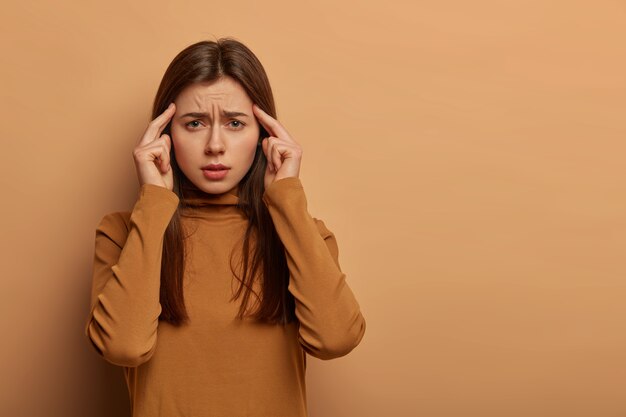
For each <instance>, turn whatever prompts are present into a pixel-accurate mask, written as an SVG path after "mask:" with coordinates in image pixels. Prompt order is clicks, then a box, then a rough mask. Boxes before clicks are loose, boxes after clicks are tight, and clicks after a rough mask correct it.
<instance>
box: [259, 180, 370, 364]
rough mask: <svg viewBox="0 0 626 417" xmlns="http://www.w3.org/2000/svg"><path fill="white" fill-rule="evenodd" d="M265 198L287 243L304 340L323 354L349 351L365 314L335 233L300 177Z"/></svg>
mask: <svg viewBox="0 0 626 417" xmlns="http://www.w3.org/2000/svg"><path fill="white" fill-rule="evenodd" d="M263 201H264V202H265V203H266V205H267V207H268V210H269V212H270V215H271V217H272V220H273V222H274V226H275V227H276V231H277V233H278V235H279V237H280V239H281V241H282V242H283V244H284V246H285V254H286V257H287V264H288V267H289V271H290V280H289V287H288V288H289V291H290V292H291V294H293V296H294V298H295V302H296V316H297V318H298V320H299V321H300V328H299V340H300V344H301V345H302V347H303V349H304V350H305V351H306V352H307V353H309V354H310V355H312V356H314V357H317V358H319V359H324V360H327V359H333V358H337V357H340V356H344V355H346V354H348V353H349V352H350V351H352V349H354V348H355V347H356V346H357V345H358V344H359V343H360V342H361V339H362V338H363V335H364V333H365V319H364V318H363V315H362V314H361V311H360V307H359V304H358V302H357V300H356V299H355V297H354V294H353V293H352V290H351V289H350V287H349V286H348V284H347V283H346V275H345V274H344V273H343V272H342V271H341V269H340V266H339V260H338V256H339V255H338V247H337V241H336V239H335V236H334V234H333V233H332V232H331V231H329V230H328V229H327V228H326V226H325V225H324V222H322V221H321V220H319V219H315V218H313V217H311V215H310V214H309V213H308V211H307V202H306V197H305V194H304V189H303V187H302V183H301V182H300V179H299V178H297V177H286V178H282V179H280V180H278V181H275V182H273V183H272V184H270V186H269V187H268V188H267V189H266V190H265V193H264V194H263Z"/></svg>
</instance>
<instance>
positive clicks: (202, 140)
mask: <svg viewBox="0 0 626 417" xmlns="http://www.w3.org/2000/svg"><path fill="white" fill-rule="evenodd" d="M174 103H175V104H176V113H175V114H174V117H173V118H172V124H171V129H170V132H171V138H172V146H173V147H174V151H175V154H176V163H177V164H178V166H179V167H180V169H181V170H182V172H183V173H184V174H185V176H187V178H188V179H189V180H190V181H191V182H192V183H193V184H194V185H195V186H196V187H198V188H199V189H201V190H202V191H204V192H207V193H211V194H222V193H226V192H229V191H230V192H232V194H235V195H238V192H239V188H238V184H239V181H240V180H241V179H242V178H243V177H244V175H246V173H247V172H248V170H249V169H250V167H251V166H252V162H253V160H254V155H255V152H256V149H257V143H258V140H259V128H260V127H259V124H258V122H257V120H256V118H255V116H254V114H253V113H252V100H250V97H248V95H247V94H246V92H245V90H244V89H243V88H242V87H241V85H240V84H239V83H238V82H237V81H235V80H234V79H233V78H231V77H228V76H224V77H221V78H219V79H218V80H216V81H214V82H211V83H209V82H201V83H195V84H192V85H189V86H188V87H187V88H185V89H184V90H183V91H181V92H180V94H179V95H178V97H176V99H175V100H174ZM189 113H193V114H191V115H190V114H189ZM209 164H223V165H225V166H226V167H228V168H229V169H227V170H226V171H225V175H223V176H222V175H221V174H220V173H219V172H218V171H213V172H211V171H205V170H203V169H202V168H203V167H205V166H206V165H209ZM222 174H223V172H222Z"/></svg>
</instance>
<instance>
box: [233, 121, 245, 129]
mask: <svg viewBox="0 0 626 417" xmlns="http://www.w3.org/2000/svg"><path fill="white" fill-rule="evenodd" d="M230 123H238V125H237V126H235V127H236V128H237V129H236V130H241V129H243V127H244V126H245V125H246V124H245V123H244V122H241V121H239V120H233V121H231V122H230Z"/></svg>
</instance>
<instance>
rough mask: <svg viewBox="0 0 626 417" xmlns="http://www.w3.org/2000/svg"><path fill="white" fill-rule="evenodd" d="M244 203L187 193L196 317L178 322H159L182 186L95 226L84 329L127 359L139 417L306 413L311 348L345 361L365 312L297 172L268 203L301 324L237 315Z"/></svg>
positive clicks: (149, 193) (144, 196)
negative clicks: (168, 233) (163, 270)
mask: <svg viewBox="0 0 626 417" xmlns="http://www.w3.org/2000/svg"><path fill="white" fill-rule="evenodd" d="M238 200H239V199H238V197H237V196H236V195H233V194H221V195H211V194H206V193H203V192H199V193H195V194H192V195H189V196H188V194H185V201H187V202H188V203H189V206H187V207H184V208H181V223H182V226H183V229H184V231H185V234H186V235H188V237H187V238H186V240H185V245H186V248H187V250H188V254H187V256H188V259H187V263H186V270H185V277H184V297H185V305H186V308H187V312H188V314H189V317H190V322H189V324H187V325H183V326H182V327H176V326H173V325H171V324H169V323H167V322H163V321H161V322H159V320H158V317H159V314H160V313H161V305H160V303H159V289H160V267H161V256H162V248H163V236H164V233H165V230H166V228H167V226H168V224H169V222H170V220H171V218H172V215H173V214H174V212H175V210H176V208H177V207H178V204H179V197H178V196H177V194H176V193H174V192H173V191H170V190H168V189H166V188H163V187H160V186H157V185H153V184H143V185H142V186H141V188H140V189H139V193H138V199H137V201H136V203H135V205H134V207H133V209H132V211H131V212H114V213H109V214H107V215H105V216H104V217H103V218H102V220H101V221H100V224H99V225H98V227H97V229H96V233H95V255H94V263H93V282H92V292H91V310H90V313H89V316H88V320H87V323H86V326H85V335H86V336H87V338H88V340H89V344H90V345H91V346H92V347H93V348H94V350H95V351H96V352H97V353H98V354H99V355H101V356H102V357H103V358H104V359H106V360H107V361H109V362H110V363H113V364H115V365H119V366H122V367H124V371H125V375H126V381H127V384H128V389H129V394H130V400H131V406H132V416H133V417H159V416H163V417H184V416H187V417H213V416H214V417H244V416H246V417H253V416H254V417H256V416H259V417H260V416H265V417H270V416H271V417H298V416H299V417H305V416H307V403H306V385H305V370H306V355H307V354H309V355H312V356H314V357H316V358H320V359H325V360H327V359H332V358H337V357H340V356H343V355H346V354H347V353H349V352H350V351H351V350H352V349H354V348H355V347H356V346H357V345H358V344H359V343H360V341H361V339H362V338H363V335H364V333H365V319H364V318H363V315H362V313H361V311H360V307H359V304H358V302H357V300H356V299H355V297H354V294H353V293H352V291H351V289H350V287H349V286H348V284H347V282H346V275H345V274H344V273H343V272H342V271H341V269H340V266H339V261H338V247H337V241H336V239H335V236H334V234H333V233H332V232H331V231H330V230H328V229H327V228H326V226H325V224H324V222H323V221H321V220H319V219H317V218H314V217H312V216H311V215H310V214H309V213H308V211H307V202H306V197H305V194H304V189H303V186H302V183H301V181H300V179H299V178H296V177H288V178H283V179H280V180H278V181H275V182H274V183H272V184H271V185H270V186H269V187H268V188H267V189H266V190H265V193H264V194H263V201H264V203H265V204H266V206H267V207H268V210H269V213H270V215H271V217H272V220H273V222H274V225H275V227H276V230H277V232H278V235H279V237H280V239H281V241H282V242H283V244H284V246H285V251H286V257H287V263H288V267H289V271H290V281H289V286H288V289H289V291H290V292H291V294H293V296H294V298H295V301H296V310H295V313H296V316H297V318H298V320H297V321H296V322H295V323H292V324H290V325H287V326H281V325H269V324H263V323H259V322H256V321H253V320H252V319H249V318H248V319H244V320H243V321H242V320H239V319H237V318H236V317H235V316H236V315H237V312H238V309H239V304H240V303H241V298H239V299H237V300H234V301H230V300H231V298H232V296H233V291H234V290H236V288H237V287H238V285H239V281H238V280H237V279H236V278H235V277H234V276H233V273H232V271H231V269H230V265H229V260H230V253H231V251H232V250H233V249H235V250H237V249H239V248H240V247H241V241H240V239H241V238H242V237H243V233H244V232H245V228H246V226H247V221H248V220H247V219H246V217H245V216H244V214H243V212H242V211H241V210H240V209H239V208H238V207H237V202H238ZM235 259H237V258H235ZM253 288H255V291H257V292H258V291H259V290H260V287H254V286H253ZM250 300H251V301H250V302H251V303H252V302H255V301H254V300H255V297H254V294H252V296H251V299H250Z"/></svg>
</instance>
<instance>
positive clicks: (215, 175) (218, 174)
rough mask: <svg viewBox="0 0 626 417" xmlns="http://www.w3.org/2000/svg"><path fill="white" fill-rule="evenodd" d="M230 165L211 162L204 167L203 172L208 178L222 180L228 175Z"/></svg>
mask: <svg viewBox="0 0 626 417" xmlns="http://www.w3.org/2000/svg"><path fill="white" fill-rule="evenodd" d="M229 170H230V167H227V166H226V165H223V164H209V165H205V166H203V167H202V173H203V174H204V177H205V178H206V179H208V180H214V181H215V180H221V179H224V178H225V177H226V174H228V171H229Z"/></svg>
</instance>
